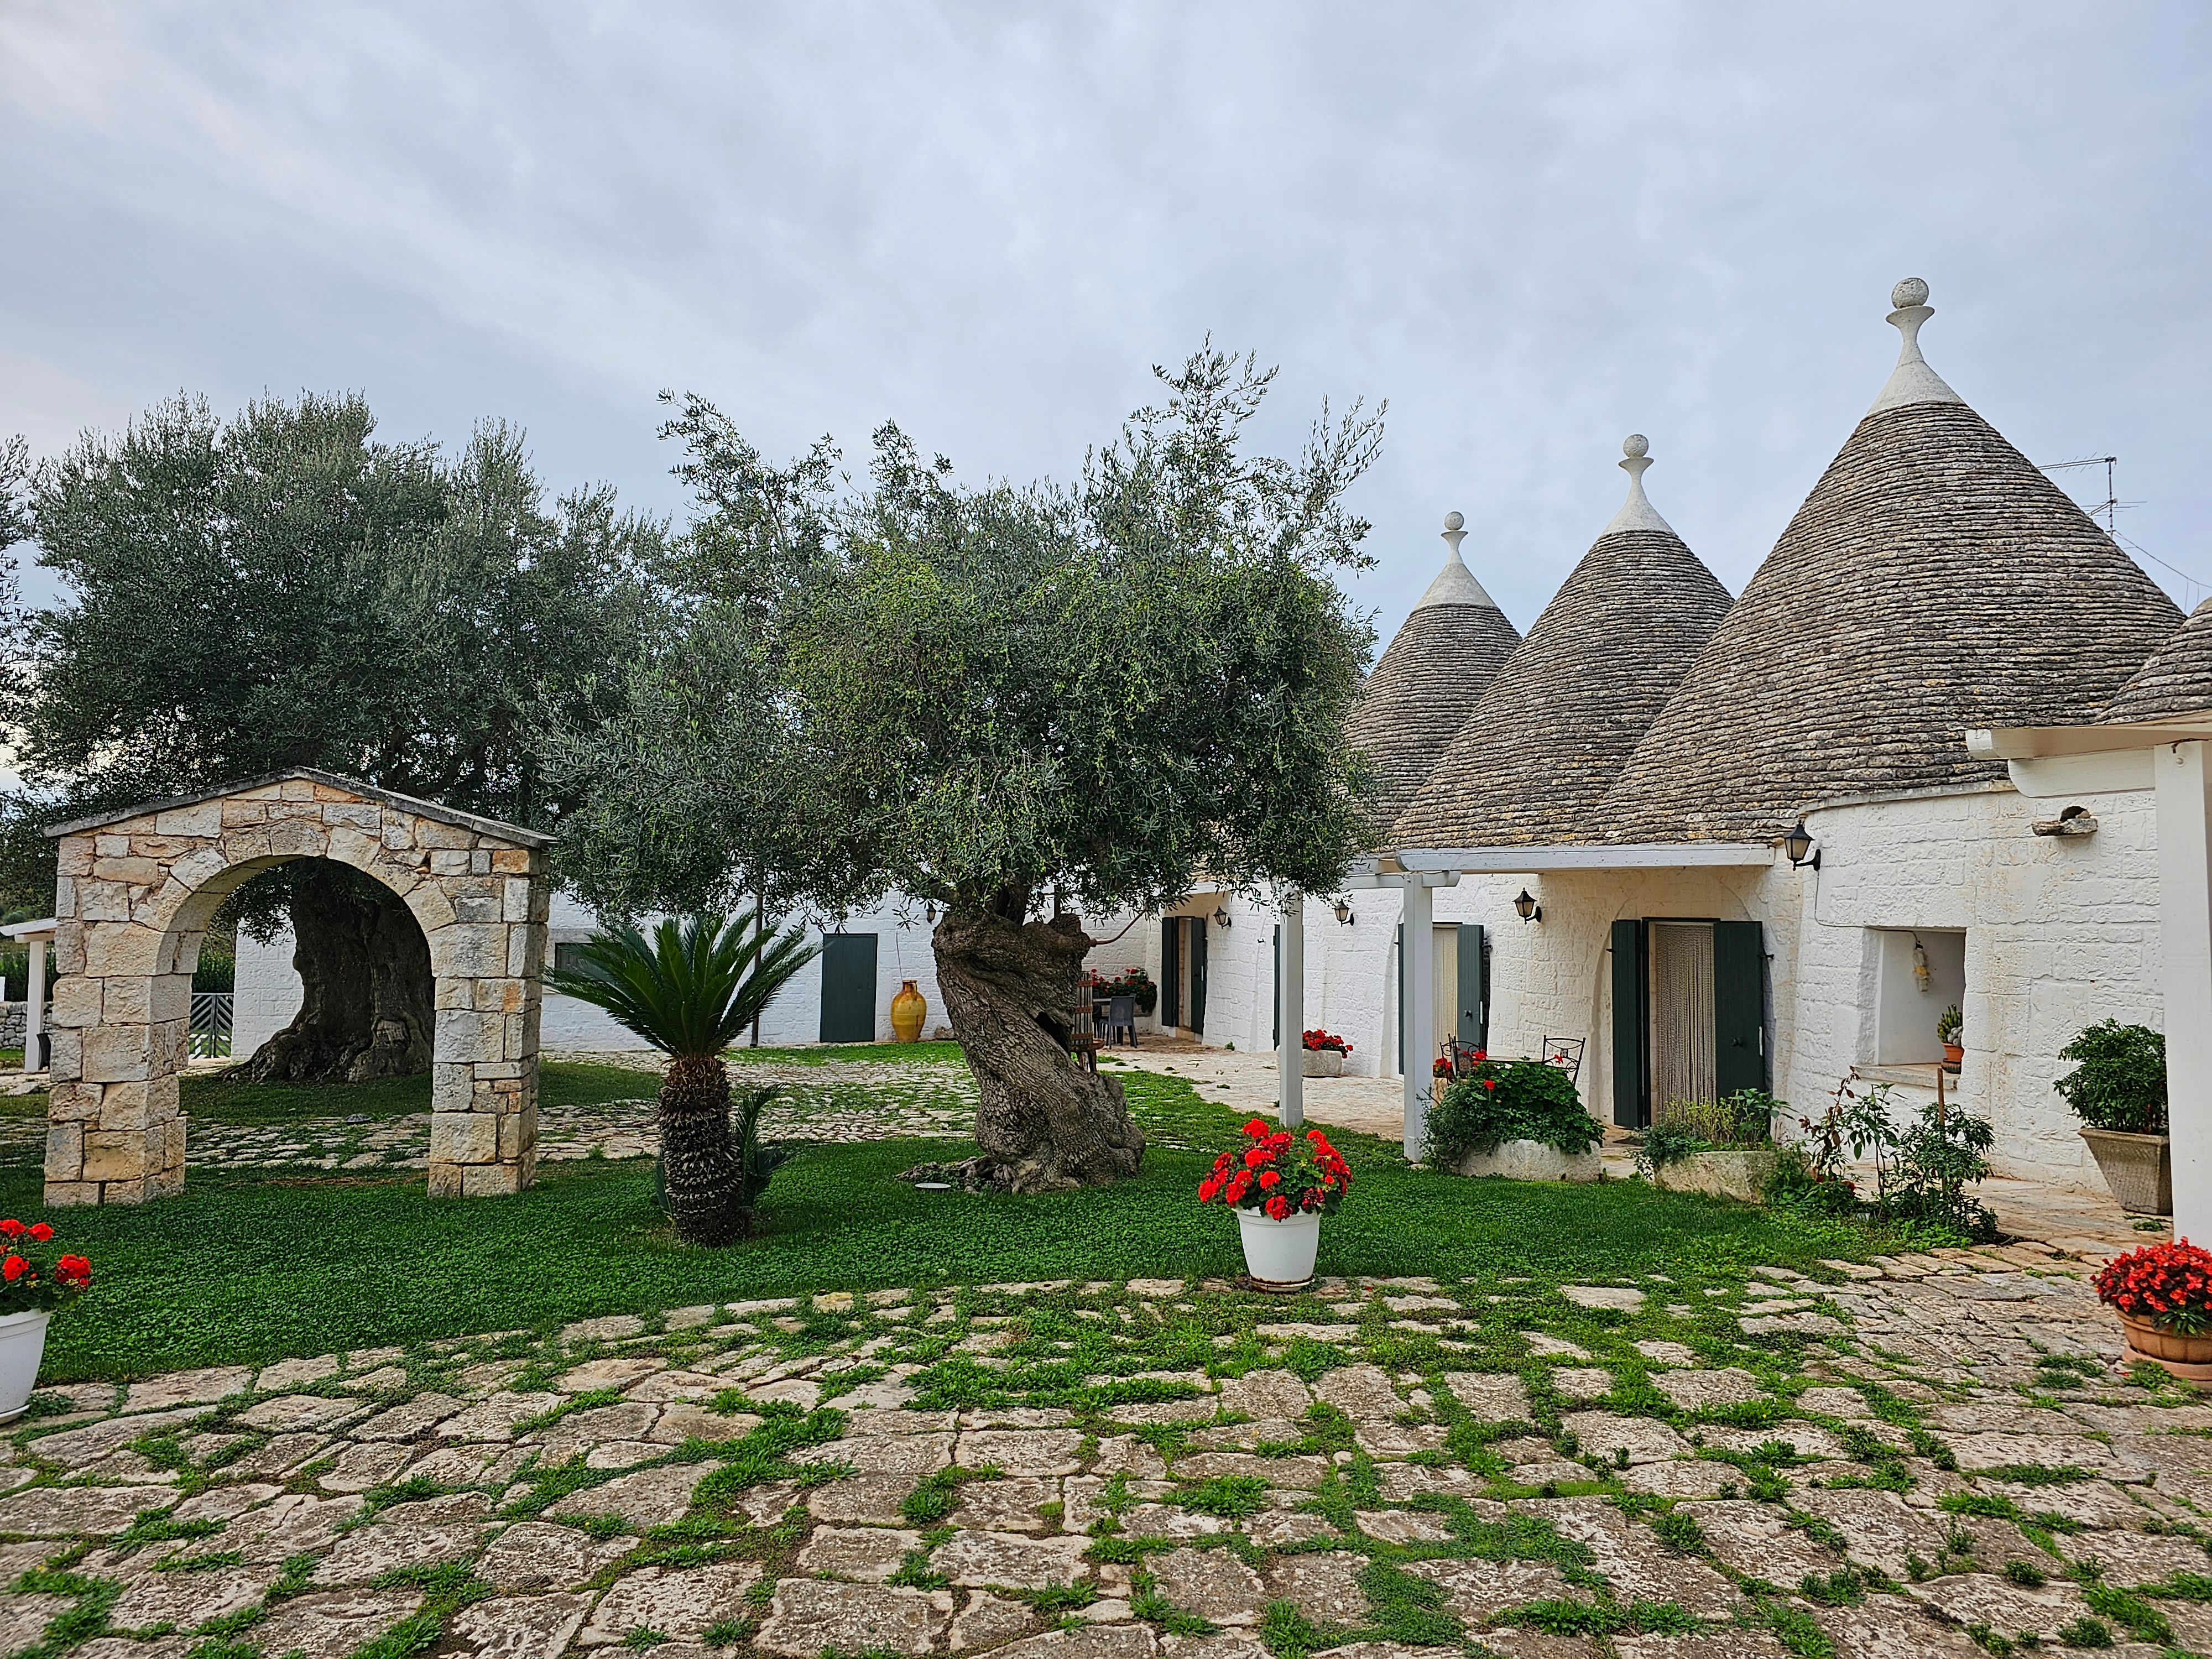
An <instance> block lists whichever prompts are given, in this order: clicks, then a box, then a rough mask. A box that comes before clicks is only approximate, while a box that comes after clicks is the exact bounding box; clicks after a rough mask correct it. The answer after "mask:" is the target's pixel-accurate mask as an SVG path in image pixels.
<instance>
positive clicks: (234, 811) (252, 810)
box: [222, 797, 269, 829]
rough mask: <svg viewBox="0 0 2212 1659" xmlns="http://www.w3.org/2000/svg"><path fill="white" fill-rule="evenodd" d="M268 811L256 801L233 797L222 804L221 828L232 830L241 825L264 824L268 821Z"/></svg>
mask: <svg viewBox="0 0 2212 1659" xmlns="http://www.w3.org/2000/svg"><path fill="white" fill-rule="evenodd" d="M268 817H269V809H268V808H267V807H265V806H264V805H262V804H261V803H260V802H259V801H258V800H247V799H243V798H242V797H234V798H233V799H229V800H227V801H225V802H223V803H222V827H223V828H224V829H236V828H237V827H238V826H239V825H240V824H241V823H266V822H267V821H268Z"/></svg>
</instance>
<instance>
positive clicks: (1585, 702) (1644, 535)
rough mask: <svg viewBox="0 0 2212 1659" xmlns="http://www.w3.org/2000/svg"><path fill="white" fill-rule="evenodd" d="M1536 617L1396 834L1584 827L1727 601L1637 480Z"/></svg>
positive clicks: (1633, 468)
mask: <svg viewBox="0 0 2212 1659" xmlns="http://www.w3.org/2000/svg"><path fill="white" fill-rule="evenodd" d="M1623 447H1624V448H1625V449H1626V451H1627V452H1628V459H1626V460H1625V461H1623V462H1622V463H1621V465H1622V466H1623V467H1624V468H1626V469H1627V471H1628V474H1629V489H1628V500H1627V501H1626V503H1625V504H1624V505H1623V506H1622V507H1621V509H1620V513H1617V514H1615V515H1614V518H1613V522H1612V523H1610V524H1608V525H1607V526H1606V527H1605V529H1604V530H1603V531H1602V532H1600V534H1599V536H1598V538H1597V540H1596V541H1595V542H1593V543H1592V544H1590V549H1589V552H1588V553H1586V554H1584V555H1583V560H1582V562H1581V563H1580V564H1578V565H1577V566H1576V567H1575V568H1574V571H1573V573H1572V574H1570V575H1569V576H1568V578H1567V580H1565V582H1564V583H1563V584H1561V586H1560V587H1559V592H1558V593H1556V594H1555V595H1553V599H1552V602H1551V604H1549V605H1547V606H1545V607H1544V614H1543V615H1542V616H1541V617H1538V618H1537V619H1536V623H1535V626H1534V627H1533V628H1531V629H1529V630H1528V637H1527V638H1526V639H1524V640H1522V641H1521V643H1520V645H1519V647H1517V648H1516V650H1515V651H1514V653H1513V654H1512V655H1511V656H1510V657H1509V658H1507V659H1506V661H1505V665H1504V667H1503V668H1501V669H1500V670H1499V671H1498V678H1496V679H1494V680H1492V682H1491V683H1490V686H1489V689H1488V690H1486V691H1484V692H1483V694H1482V696H1480V699H1478V700H1477V702H1475V705H1474V712H1473V713H1471V714H1469V715H1468V719H1467V722H1466V724H1465V725H1463V726H1461V727H1460V730H1459V735H1458V737H1456V738H1454V739H1453V741H1452V744H1451V747H1450V749H1449V750H1447V751H1446V752H1445V754H1444V757H1443V762H1442V763H1441V764H1439V765H1438V766H1437V768H1436V769H1435V770H1434V772H1433V774H1432V775H1431V777H1430V779H1429V781H1428V782H1427V784H1426V785H1425V787H1423V789H1422V790H1421V792H1420V793H1419V795H1418V796H1417V797H1415V799H1414V801H1413V805H1411V806H1410V807H1408V808H1407V811H1406V813H1405V815H1404V816H1403V817H1401V818H1400V819H1399V821H1398V826H1397V832H1396V840H1397V842H1398V843H1399V845H1400V846H1401V847H1427V848H1449V847H1514V846H1529V845H1533V844H1537V843H1542V842H1561V841H1572V840H1577V839H1580V838H1582V837H1583V836H1587V835H1588V834H1589V819H1590V810H1591V808H1592V807H1594V806H1595V805H1596V803H1597V801H1598V799H1599V797H1600V796H1601V795H1603V794H1604V793H1605V792H1606V789H1607V787H1608V786H1609V785H1610V784H1611V783H1612V782H1613V779H1614V778H1615V777H1616V776H1617V775H1619V774H1620V767H1621V763H1623V762H1624V761H1626V759H1627V758H1628V756H1629V753H1630V751H1631V750H1633V749H1634V748H1635V747H1636V744H1637V740H1638V738H1641V737H1642V736H1643V735H1644V732H1645V731H1646V730H1647V729H1648V728H1649V727H1650V724H1651V721H1652V718H1653V717H1654V716H1655V715H1656V714H1658V712H1659V710H1660V708H1661V707H1662V705H1663V704H1664V703H1665V702H1666V701H1667V699H1668V696H1671V695H1672V694H1673V692H1674V688H1675V687H1676V686H1677V685H1679V684H1680V683H1681V679H1682V675H1683V673H1684V672H1685V671H1686V670H1687V669H1688V667H1689V665H1690V661H1691V659H1692V658H1693V657H1694V656H1696V654H1697V653H1698V651H1699V648H1700V647H1703V646H1704V644H1705V641H1707V640H1709V639H1711V637H1712V635H1713V630H1714V629H1716V628H1717V627H1718V626H1719V625H1720V621H1721V617H1723V615H1724V614H1725V613H1726V611H1728V608H1729V592H1728V589H1726V588H1725V587H1723V586H1721V584H1720V580H1719V579H1718V578H1717V577H1716V576H1715V575H1714V574H1712V572H1711V571H1710V570H1708V569H1706V568H1705V566H1704V564H1703V563H1701V562H1699V558H1698V556H1697V555H1696V554H1694V553H1692V551H1690V550H1689V548H1688V547H1687V546H1686V545H1685V544H1684V543H1683V541H1682V538H1680V536H1677V535H1676V534H1675V533H1674V530H1673V528H1672V527H1671V526H1669V525H1668V523H1667V521H1666V520H1664V519H1662V518H1661V517H1660V516H1659V514H1658V513H1656V511H1655V510H1654V509H1653V508H1652V507H1651V504H1650V501H1648V500H1647V499H1646V498H1645V496H1644V485H1643V480H1642V477H1641V475H1642V473H1643V471H1644V468H1645V467H1646V466H1648V465H1650V461H1649V459H1647V458H1646V455H1645V449H1646V446H1645V444H1644V440H1643V439H1642V438H1641V437H1640V436H1639V437H1632V438H1631V439H1629V441H1628V442H1627V443H1626V445H1624V446H1623Z"/></svg>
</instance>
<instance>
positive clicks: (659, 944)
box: [545, 911, 821, 1060]
mask: <svg viewBox="0 0 2212 1659" xmlns="http://www.w3.org/2000/svg"><path fill="white" fill-rule="evenodd" d="M820 953H821V946H819V945H810V944H808V943H807V942H806V937H805V933H803V932H801V931H800V930H799V928H798V927H792V928H790V929H788V930H787V931H786V932H783V933H769V932H766V931H763V930H760V929H757V928H756V927H755V926H754V913H753V912H750V911H747V912H746V913H744V915H738V916H735V917H732V918H730V919H728V920H727V921H725V920H724V919H722V918H721V917H719V916H684V917H682V918H680V919H679V918H677V917H673V916H671V917H669V918H668V919H667V920H665V921H661V922H660V923H659V924H658V925H657V926H656V927H654V928H653V933H652V936H651V938H649V939H648V938H647V936H646V935H645V934H644V933H641V932H639V931H638V930H637V929H636V928H635V927H631V926H629V925H628V924H626V923H625V924H623V925H621V926H618V927H610V928H607V929H605V930H604V931H603V932H601V933H596V934H594V935H593V936H592V938H591V939H587V940H586V941H585V942H584V944H583V945H580V947H578V950H577V953H576V954H577V958H578V963H577V966H575V967H574V968H572V969H554V970H553V971H552V972H550V973H549V974H547V975H545V983H546V984H547V985H548V986H549V987H550V988H552V989H553V990H556V991H558V992H559V993H561V994H562V995H563V996H571V997H574V998H575V999H577V1000H579V1001H580V1002H588V1003H591V1004H592V1005H593V1006H597V1007H600V1008H604V1009H605V1010H606V1011H607V1012H608V1013H609V1014H610V1015H611V1017H612V1018H614V1020H615V1022H616V1024H619V1025H621V1026H622V1027H623V1029H624V1030H629V1031H633V1032H635V1033H636V1035H637V1036H641V1037H642V1038H644V1039H645V1041H646V1042H648V1043H650V1044H652V1045H653V1047H654V1048H658V1049H659V1050H660V1052H661V1053H663V1054H666V1055H668V1056H669V1057H670V1058H671V1059H675V1060H683V1059H686V1058H689V1057H691V1056H694V1055H701V1054H720V1053H721V1052H722V1050H723V1049H725V1048H728V1047H729V1046H730V1044H731V1043H732V1042H735V1041H736V1040H737V1038H738V1035H739V1034H740V1033H742V1032H743V1031H744V1030H745V1028H746V1027H747V1026H749V1025H750V1024H752V1023H753V1021H754V1020H755V1019H756V1018H758V1017H759V1015H760V1013H761V1011H762V1010H763V1009H764V1008H766V1007H767V1006H768V1005H769V1002H770V1001H771V1000H773V999H774V998H775V994H776V993H777V992H778V991H781V989H782V988H783V987H785V986H786V985H787V984H788V983H790V981H791V980H792V978H793V975H796V974H797V973H798V972H799V969H802V968H804V967H805V965H806V964H807V963H810V962H811V961H812V960H813V959H814V958H815V957H817V956H818V955H819V954H820Z"/></svg>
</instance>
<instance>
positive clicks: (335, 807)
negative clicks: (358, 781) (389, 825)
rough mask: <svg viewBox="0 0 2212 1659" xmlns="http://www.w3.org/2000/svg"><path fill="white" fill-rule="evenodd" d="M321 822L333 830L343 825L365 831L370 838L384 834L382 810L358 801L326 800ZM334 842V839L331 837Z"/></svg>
mask: <svg viewBox="0 0 2212 1659" xmlns="http://www.w3.org/2000/svg"><path fill="white" fill-rule="evenodd" d="M323 822H324V823H326V824H328V825H329V826H330V827H331V829H337V827H338V826H339V825H341V824H343V825H345V826H346V827H347V828H349V829H366V830H368V832H369V834H370V835H372V836H382V834H383V832H384V809H383V808H382V807H380V806H372V805H369V804H368V802H366V801H360V800H326V801H325V802H324V803H323ZM332 839H333V840H334V841H335V839H336V837H332Z"/></svg>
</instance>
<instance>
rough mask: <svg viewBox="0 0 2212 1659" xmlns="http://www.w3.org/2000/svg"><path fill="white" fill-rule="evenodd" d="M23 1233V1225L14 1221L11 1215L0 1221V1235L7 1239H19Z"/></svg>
mask: <svg viewBox="0 0 2212 1659" xmlns="http://www.w3.org/2000/svg"><path fill="white" fill-rule="evenodd" d="M24 1231H25V1229H24V1226H23V1224H22V1223H21V1222H20V1221H18V1220H16V1219H15V1217H14V1216H12V1215H11V1216H9V1218H7V1219H6V1220H5V1221H0V1234H4V1235H5V1236H6V1237H9V1238H20V1237H22V1236H23V1232H24Z"/></svg>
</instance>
